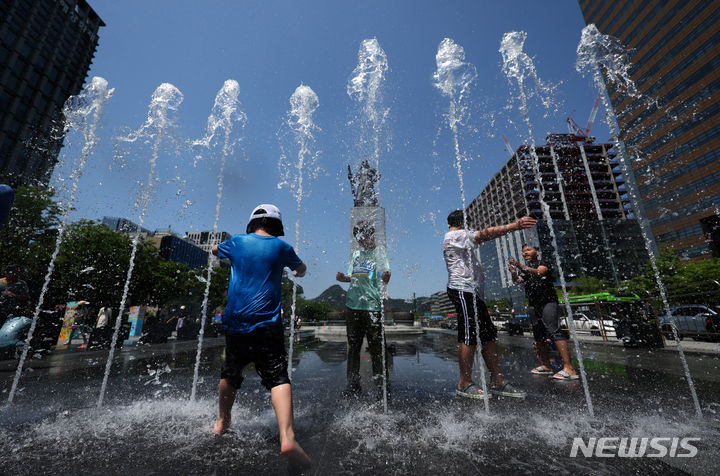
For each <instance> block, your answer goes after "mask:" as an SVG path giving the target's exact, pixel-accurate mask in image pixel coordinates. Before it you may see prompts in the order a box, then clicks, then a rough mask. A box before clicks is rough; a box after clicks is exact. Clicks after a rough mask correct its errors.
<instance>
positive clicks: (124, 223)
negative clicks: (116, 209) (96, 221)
mask: <svg viewBox="0 0 720 476" xmlns="http://www.w3.org/2000/svg"><path fill="white" fill-rule="evenodd" d="M102 224H103V225H105V226H106V227H108V228H110V229H111V230H113V231H119V232H120V233H136V232H137V229H138V225H137V223H134V222H131V221H130V220H128V219H127V218H118V217H103V219H102ZM140 233H141V234H143V235H149V234H150V233H151V232H150V230H148V229H147V228H142V227H140Z"/></svg>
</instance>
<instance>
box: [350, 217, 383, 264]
mask: <svg viewBox="0 0 720 476" xmlns="http://www.w3.org/2000/svg"><path fill="white" fill-rule="evenodd" d="M360 222H364V223H372V225H373V228H375V244H376V246H379V247H382V248H386V246H385V209H384V208H382V207H352V208H351V209H350V254H352V253H354V252H355V250H357V249H358V248H359V247H360V245H359V244H358V242H357V240H356V239H355V237H354V236H353V228H355V227H356V226H357V225H358V223H360Z"/></svg>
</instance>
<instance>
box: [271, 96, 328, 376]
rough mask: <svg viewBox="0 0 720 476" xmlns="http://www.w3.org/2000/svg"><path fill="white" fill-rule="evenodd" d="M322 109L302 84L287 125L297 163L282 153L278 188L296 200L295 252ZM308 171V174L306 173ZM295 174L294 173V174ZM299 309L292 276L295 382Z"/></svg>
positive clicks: (312, 173)
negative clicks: (317, 115) (306, 177)
mask: <svg viewBox="0 0 720 476" xmlns="http://www.w3.org/2000/svg"><path fill="white" fill-rule="evenodd" d="M319 106H320V101H319V100H318V97H317V94H315V91H313V90H312V88H310V87H309V86H305V85H304V84H301V85H300V86H298V87H297V88H296V89H295V92H294V93H292V96H290V111H289V112H288V117H287V126H288V127H289V129H290V130H291V131H292V133H293V135H294V136H295V140H296V141H297V146H298V152H297V162H296V163H295V164H291V163H290V160H289V159H288V157H287V155H286V154H285V153H284V151H283V155H282V156H281V158H280V162H279V164H278V168H279V169H280V182H279V183H278V188H281V187H283V186H288V187H289V188H290V190H291V192H292V194H293V196H294V197H295V202H296V203H297V209H296V217H295V251H296V252H298V251H299V249H300V211H301V210H302V199H303V196H307V194H308V193H307V191H305V190H304V189H303V186H304V185H307V184H304V183H303V178H304V175H303V174H305V173H308V172H309V174H310V178H312V177H314V176H316V175H317V168H316V167H315V166H314V165H315V162H316V160H317V156H318V154H317V153H316V152H315V153H313V151H312V146H313V145H314V143H315V137H314V136H313V133H314V131H316V130H317V129H318V127H317V126H316V125H315V123H313V119H312V115H313V113H314V112H315V111H316V110H317V108H318V107H319ZM305 169H307V171H306V170H305ZM293 172H294V173H293ZM296 307H297V277H295V276H293V295H292V305H291V307H290V349H289V351H288V376H289V378H290V379H291V380H292V371H293V367H292V358H293V344H294V342H295V311H296Z"/></svg>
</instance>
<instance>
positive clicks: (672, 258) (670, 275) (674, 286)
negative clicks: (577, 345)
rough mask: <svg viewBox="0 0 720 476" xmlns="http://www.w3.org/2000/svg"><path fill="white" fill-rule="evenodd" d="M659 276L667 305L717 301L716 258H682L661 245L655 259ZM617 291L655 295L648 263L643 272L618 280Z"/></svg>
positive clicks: (718, 271)
mask: <svg viewBox="0 0 720 476" xmlns="http://www.w3.org/2000/svg"><path fill="white" fill-rule="evenodd" d="M656 263H657V268H658V272H659V274H660V279H661V281H662V283H663V285H664V286H665V288H666V290H667V292H668V297H669V299H670V302H671V304H678V303H680V302H683V301H687V302H690V301H693V302H696V301H697V300H698V299H700V300H701V301H702V302H705V303H708V304H712V303H717V302H720V285H719V284H717V283H718V281H720V279H719V277H720V259H718V258H713V259H709V260H697V261H696V260H685V261H683V260H682V259H681V258H680V255H679V254H678V253H677V252H676V251H674V250H673V249H671V248H669V247H666V248H663V249H662V250H661V251H660V253H659V254H658V256H657V259H656ZM617 289H618V290H621V291H629V292H634V293H637V294H642V295H647V294H649V295H651V296H657V295H658V289H657V281H656V279H655V274H654V272H653V269H652V267H651V265H650V263H649V262H648V264H647V265H646V267H645V275H644V276H640V277H637V278H633V279H630V280H627V281H624V282H622V283H620V285H618V287H617Z"/></svg>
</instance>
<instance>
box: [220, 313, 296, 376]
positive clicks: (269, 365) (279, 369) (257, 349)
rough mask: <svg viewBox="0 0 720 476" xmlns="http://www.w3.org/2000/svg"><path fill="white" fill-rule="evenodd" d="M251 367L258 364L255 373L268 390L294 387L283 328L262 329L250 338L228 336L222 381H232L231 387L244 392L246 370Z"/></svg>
mask: <svg viewBox="0 0 720 476" xmlns="http://www.w3.org/2000/svg"><path fill="white" fill-rule="evenodd" d="M251 363H254V364H255V371H257V373H258V375H260V378H261V381H262V384H263V385H264V386H265V388H267V389H268V390H270V389H271V388H273V387H277V386H278V385H283V384H286V383H290V379H289V378H288V372H287V365H288V362H287V352H286V351H285V333H284V332H283V327H282V326H268V327H259V328H257V329H255V330H254V331H252V332H250V333H248V334H228V335H226V336H225V362H223V366H222V370H221V371H220V378H221V379H228V381H229V382H230V385H232V386H233V387H234V388H236V389H237V388H240V386H241V385H242V382H243V369H244V368H245V366H246V365H248V364H251Z"/></svg>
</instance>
